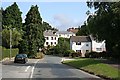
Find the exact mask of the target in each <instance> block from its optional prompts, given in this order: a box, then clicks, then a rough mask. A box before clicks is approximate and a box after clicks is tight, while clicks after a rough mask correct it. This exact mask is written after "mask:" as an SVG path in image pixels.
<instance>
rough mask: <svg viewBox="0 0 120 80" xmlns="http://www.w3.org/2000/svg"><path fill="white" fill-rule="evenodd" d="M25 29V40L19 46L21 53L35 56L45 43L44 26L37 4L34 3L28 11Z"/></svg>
mask: <svg viewBox="0 0 120 80" xmlns="http://www.w3.org/2000/svg"><path fill="white" fill-rule="evenodd" d="M23 31H24V35H23V41H21V45H20V46H19V49H20V50H21V52H20V53H28V56H32V57H35V56H36V53H37V51H38V50H39V48H42V47H43V45H44V36H43V31H44V28H43V26H42V18H41V16H40V13H39V11H38V7H37V5H36V6H33V5H32V6H31V8H30V10H29V11H28V13H27V15H26V19H25V23H24V27H23ZM23 48H25V49H23ZM26 51H27V52H26Z"/></svg>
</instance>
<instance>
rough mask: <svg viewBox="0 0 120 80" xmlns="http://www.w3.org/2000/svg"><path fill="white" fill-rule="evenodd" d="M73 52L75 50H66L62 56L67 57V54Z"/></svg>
mask: <svg viewBox="0 0 120 80" xmlns="http://www.w3.org/2000/svg"><path fill="white" fill-rule="evenodd" d="M74 52H75V51H74V50H66V51H65V53H64V57H69V55H70V54H71V53H74Z"/></svg>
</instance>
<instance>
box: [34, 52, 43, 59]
mask: <svg viewBox="0 0 120 80" xmlns="http://www.w3.org/2000/svg"><path fill="white" fill-rule="evenodd" d="M43 57H44V54H43V53H42V52H39V53H37V55H36V57H35V58H36V59H42V58H43Z"/></svg>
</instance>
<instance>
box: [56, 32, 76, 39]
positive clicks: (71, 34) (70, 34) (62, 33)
mask: <svg viewBox="0 0 120 80" xmlns="http://www.w3.org/2000/svg"><path fill="white" fill-rule="evenodd" d="M56 35H57V36H58V37H63V38H70V37H71V36H75V33H73V32H68V31H57V32H56Z"/></svg>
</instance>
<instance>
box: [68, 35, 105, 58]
mask: <svg viewBox="0 0 120 80" xmlns="http://www.w3.org/2000/svg"><path fill="white" fill-rule="evenodd" d="M70 49H71V50H74V51H75V52H80V53H81V54H82V55H81V56H82V57H85V53H88V52H91V51H94V52H103V51H106V47H105V40H103V41H101V42H98V41H96V40H95V39H93V37H91V36H72V37H71V38H70Z"/></svg>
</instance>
